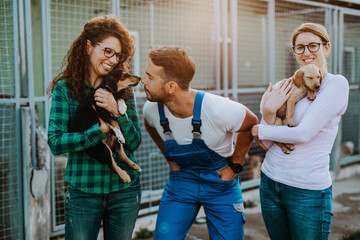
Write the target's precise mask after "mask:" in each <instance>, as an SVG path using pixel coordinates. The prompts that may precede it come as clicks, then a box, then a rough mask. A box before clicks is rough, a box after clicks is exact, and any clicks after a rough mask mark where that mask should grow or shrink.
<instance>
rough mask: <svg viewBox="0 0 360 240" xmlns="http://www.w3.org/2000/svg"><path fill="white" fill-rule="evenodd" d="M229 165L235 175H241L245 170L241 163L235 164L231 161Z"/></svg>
mask: <svg viewBox="0 0 360 240" xmlns="http://www.w3.org/2000/svg"><path fill="white" fill-rule="evenodd" d="M228 165H229V167H230V168H231V169H232V170H233V172H234V173H239V172H241V170H242V169H243V166H242V165H241V164H240V163H233V162H232V161H229V163H228Z"/></svg>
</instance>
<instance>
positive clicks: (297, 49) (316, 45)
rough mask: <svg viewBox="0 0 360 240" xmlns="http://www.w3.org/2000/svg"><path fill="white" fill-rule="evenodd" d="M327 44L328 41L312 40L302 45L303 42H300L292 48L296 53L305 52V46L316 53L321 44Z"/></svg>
mask: <svg viewBox="0 0 360 240" xmlns="http://www.w3.org/2000/svg"><path fill="white" fill-rule="evenodd" d="M321 44H322V45H325V44H326V42H322V43H317V42H311V43H309V44H308V45H302V44H298V45H296V46H293V47H292V50H293V52H294V53H296V54H303V53H304V52H305V47H307V49H308V50H309V51H310V52H311V53H316V52H317V51H319V49H320V45H321Z"/></svg>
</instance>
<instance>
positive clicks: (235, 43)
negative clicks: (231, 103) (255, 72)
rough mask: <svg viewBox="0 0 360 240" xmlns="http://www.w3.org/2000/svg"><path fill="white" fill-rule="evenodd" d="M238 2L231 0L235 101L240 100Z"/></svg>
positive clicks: (232, 84) (232, 69)
mask: <svg viewBox="0 0 360 240" xmlns="http://www.w3.org/2000/svg"><path fill="white" fill-rule="evenodd" d="M237 2H238V1H237V0H231V2H230V9H231V78H232V82H231V87H232V97H233V99H234V100H236V101H237V100H238V95H237V94H236V89H237V87H238V72H237V69H238V67H237V66H238V61H237V60H238V48H237V46H238V38H237V15H238V8H237Z"/></svg>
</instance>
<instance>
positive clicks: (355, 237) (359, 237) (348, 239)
mask: <svg viewBox="0 0 360 240" xmlns="http://www.w3.org/2000/svg"><path fill="white" fill-rule="evenodd" d="M340 240H360V230H357V231H355V232H353V233H350V234H347V235H345V236H343V237H342V238H340Z"/></svg>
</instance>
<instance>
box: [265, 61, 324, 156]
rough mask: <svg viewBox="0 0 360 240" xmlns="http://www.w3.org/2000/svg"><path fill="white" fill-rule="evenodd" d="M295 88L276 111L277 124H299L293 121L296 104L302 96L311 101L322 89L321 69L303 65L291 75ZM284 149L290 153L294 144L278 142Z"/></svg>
mask: <svg viewBox="0 0 360 240" xmlns="http://www.w3.org/2000/svg"><path fill="white" fill-rule="evenodd" d="M291 81H292V83H293V87H294V90H293V92H292V94H291V95H290V97H289V98H288V100H287V101H286V102H285V103H284V105H283V106H282V107H281V108H280V109H279V110H278V111H277V112H276V122H275V125H277V126H280V125H288V126H289V127H296V126H297V124H296V123H294V122H293V116H294V106H295V104H296V103H297V102H298V101H300V100H301V99H302V98H304V97H305V96H307V98H308V99H309V100H310V101H313V100H314V99H315V98H316V96H315V94H314V92H317V91H319V90H320V85H321V81H322V75H321V71H320V69H319V68H318V67H317V66H316V65H314V64H308V65H305V66H303V67H301V68H300V69H299V70H297V71H296V72H295V74H294V75H293V76H292V77H291ZM279 84H282V81H280V82H278V83H276V84H275V85H274V87H277V85H279ZM263 99H264V96H263V97H262V99H261V103H260V112H261V113H262V108H263V105H264V102H263ZM276 144H278V145H279V147H280V148H281V149H282V150H283V152H284V153H287V154H288V153H290V151H292V150H294V145H293V144H284V143H276Z"/></svg>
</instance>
